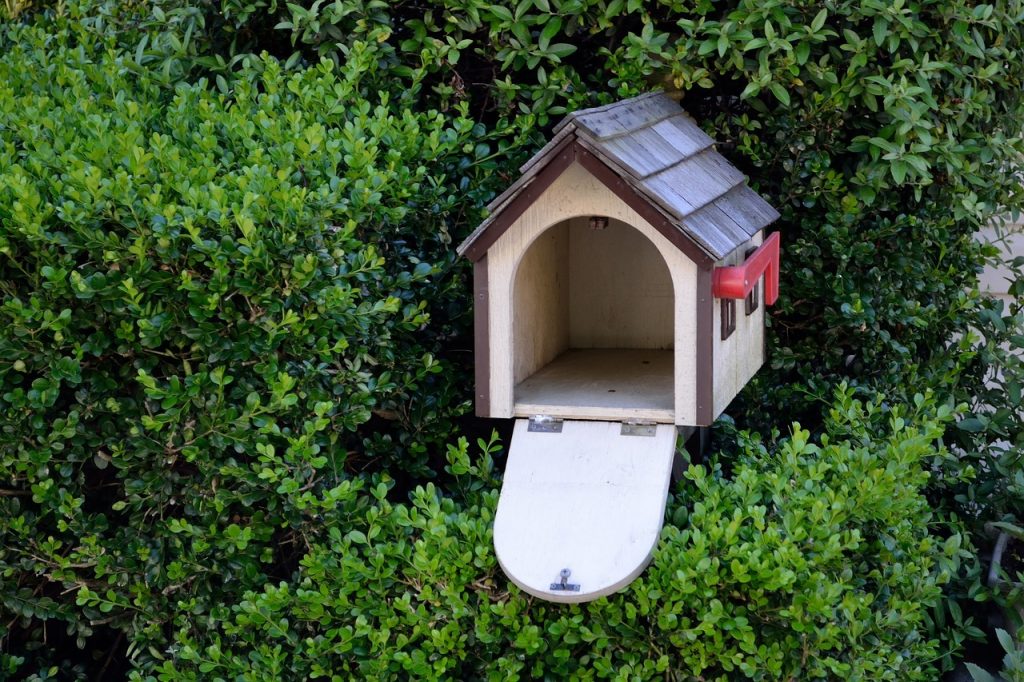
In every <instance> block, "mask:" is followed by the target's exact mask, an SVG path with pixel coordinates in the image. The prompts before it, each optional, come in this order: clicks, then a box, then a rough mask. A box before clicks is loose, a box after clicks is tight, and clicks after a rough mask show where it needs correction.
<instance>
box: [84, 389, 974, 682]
mask: <svg viewBox="0 0 1024 682" xmlns="http://www.w3.org/2000/svg"><path fill="white" fill-rule="evenodd" d="M949 418H950V410H949V409H948V408H941V409H938V410H936V409H935V406H934V404H933V403H931V402H929V401H927V400H924V399H922V398H920V397H919V400H918V407H916V408H914V409H913V410H912V411H910V412H907V411H902V410H899V409H895V410H892V411H888V410H885V409H883V408H882V407H881V405H880V403H869V404H863V403H861V402H858V401H856V400H853V399H852V398H851V394H850V393H849V392H842V393H839V394H838V395H837V400H836V403H835V406H834V408H833V410H832V412H831V415H830V416H829V418H828V423H827V424H826V431H827V433H828V434H829V435H827V436H825V437H823V438H822V439H821V440H822V442H821V444H814V443H811V442H810V441H809V440H808V436H809V434H808V433H807V432H806V431H803V430H801V429H800V428H799V426H794V431H793V435H792V436H791V437H790V438H788V439H785V440H783V441H781V442H779V443H770V444H765V445H762V444H760V443H759V442H757V441H746V442H745V443H744V449H743V454H742V456H741V457H740V460H739V462H738V464H737V466H736V469H735V470H734V471H733V474H732V476H731V477H728V478H727V477H724V476H723V475H722V472H721V471H720V470H717V469H714V470H708V469H706V468H704V467H692V468H691V469H690V470H689V472H688V473H687V475H686V479H685V481H684V482H683V485H682V486H681V487H680V488H679V490H678V492H677V494H676V498H675V501H674V502H673V504H672V505H671V506H670V508H669V514H670V518H672V519H674V520H675V523H674V524H672V525H668V526H666V528H665V530H664V531H663V533H662V539H661V543H660V545H659V548H658V550H657V552H656V554H655V557H654V562H653V564H652V565H651V567H650V568H648V570H647V571H646V573H645V574H644V576H643V577H642V578H641V579H639V580H638V581H636V582H635V583H634V584H633V585H632V586H631V587H630V588H629V589H628V590H627V591H626V592H624V593H623V594H620V595H616V596H614V597H611V598H602V599H600V600H598V601H596V602H594V603H592V604H589V605H585V606H559V605H552V604H545V603H544V602H540V601H534V600H532V599H530V598H527V597H524V595H523V594H522V593H521V592H519V591H518V590H517V589H515V588H510V587H509V586H508V585H507V583H506V582H505V580H504V579H503V577H502V576H501V574H500V571H499V569H498V567H497V565H496V561H495V557H494V554H493V550H492V547H491V521H492V519H493V514H494V508H495V504H496V500H497V497H496V495H495V492H494V489H493V485H494V480H493V478H492V473H491V472H492V469H493V461H492V458H491V452H492V451H493V443H492V444H485V443H483V442H481V443H480V447H481V449H482V452H481V454H480V456H479V457H474V458H470V456H469V454H468V447H467V443H466V441H465V439H463V440H461V441H460V443H459V445H458V447H452V448H450V449H449V453H448V458H449V462H450V467H449V468H450V470H451V471H452V472H453V473H458V474H459V477H458V481H457V483H458V485H461V486H462V487H463V490H462V493H463V495H464V496H466V498H467V502H466V503H465V504H464V505H463V504H460V503H457V502H455V501H453V500H452V499H450V498H448V497H446V496H443V495H441V494H440V493H439V491H437V490H436V489H435V487H434V486H433V485H431V484H428V485H427V486H425V487H421V488H417V489H416V490H415V491H414V492H413V494H412V497H411V501H410V503H409V504H394V503H391V502H389V501H388V500H387V490H386V486H384V485H379V486H377V487H376V488H375V489H369V490H362V491H360V490H357V489H355V488H353V489H351V490H348V491H346V492H345V494H344V495H342V496H340V497H339V498H337V500H336V502H337V505H336V506H335V507H334V508H332V509H331V510H325V511H324V520H325V522H326V524H327V526H328V528H329V531H328V532H326V533H322V534H321V536H326V537H324V538H323V540H322V542H320V543H316V544H314V545H313V546H312V547H311V549H310V551H309V553H308V554H307V555H306V556H305V558H304V559H303V561H302V567H301V570H300V573H299V575H298V576H297V577H296V579H294V580H292V581H281V582H278V581H272V582H271V583H269V584H268V585H266V586H265V587H263V588H261V589H258V590H254V591H252V592H249V593H247V594H245V595H244V597H243V598H241V599H240V600H238V601H236V602H231V603H225V604H224V610H223V611H222V612H221V613H219V614H217V615H213V614H211V616H209V617H206V616H203V617H202V618H201V619H199V621H198V622H191V621H190V622H187V623H182V624H180V625H179V627H178V630H177V634H176V643H175V645H174V647H173V648H172V649H173V650H174V651H176V655H175V658H174V659H173V660H168V661H167V662H165V663H163V664H161V665H159V666H158V667H157V671H158V672H157V673H156V674H155V677H156V678H157V679H166V680H179V679H186V680H188V679H196V680H199V679H208V678H209V677H212V676H217V677H220V678H222V679H240V680H257V679H264V678H265V677H266V676H268V675H270V676H273V677H284V678H289V679H295V678H305V677H329V678H331V679H336V680H347V679H374V680H388V679H395V680H403V679H424V680H427V679H494V680H504V679H596V678H601V679H620V680H626V679H680V680H685V679H703V680H730V679H755V680H782V679H799V680H819V679H821V680H824V679H843V680H901V681H902V680H928V681H929V682H930V681H932V680H934V679H936V674H937V673H936V671H935V668H934V665H935V662H936V659H938V658H939V657H940V656H941V651H940V649H939V643H938V641H937V640H936V639H934V638H932V637H929V636H928V635H927V634H925V633H926V627H925V626H926V624H927V622H928V618H929V615H928V614H929V611H930V607H931V606H933V605H935V604H936V603H937V601H938V599H939V596H940V594H941V587H942V585H943V584H944V583H946V582H947V581H948V580H949V579H950V577H951V576H952V575H953V574H954V573H956V571H957V570H958V566H959V563H960V560H961V557H962V556H963V555H964V552H963V551H962V550H961V548H960V543H961V537H960V536H959V535H956V534H954V535H950V536H949V537H948V538H946V539H945V540H941V539H939V538H937V537H936V536H935V535H933V534H931V531H930V530H929V529H930V528H935V527H938V526H937V524H936V521H937V519H936V518H935V517H934V515H933V512H932V510H931V509H930V506H929V504H928V501H927V500H926V499H925V497H924V496H923V495H922V494H921V490H922V487H923V486H924V485H925V483H926V481H927V479H928V474H927V473H926V472H925V465H927V464H928V463H930V462H935V461H939V460H941V459H943V458H947V457H949V455H948V453H946V452H944V450H942V449H941V447H937V439H938V438H939V437H940V436H941V434H942V430H943V426H942V424H943V423H944V422H946V421H948V420H949ZM769 445H770V446H769ZM766 446H767V447H766ZM474 487H477V488H479V490H478V491H475V492H474V491H473V490H472V489H473V488H474ZM89 597H90V598H94V599H95V598H98V597H95V596H93V595H90V596H89ZM211 630H212V632H211ZM140 677H141V676H140Z"/></svg>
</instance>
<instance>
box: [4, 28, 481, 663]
mask: <svg viewBox="0 0 1024 682" xmlns="http://www.w3.org/2000/svg"><path fill="white" fill-rule="evenodd" d="M111 45H112V43H111V41H110V39H109V38H105V37H103V36H99V37H97V36H96V34H93V33H90V32H88V31H84V30H79V29H78V28H76V27H72V28H68V29H66V30H59V29H56V28H55V27H49V28H48V29H42V28H38V27H28V26H26V27H20V28H19V27H16V26H8V27H5V28H3V29H2V33H0V178H2V181H0V224H2V225H3V231H2V233H0V326H2V328H3V332H2V333H0V410H2V422H0V481H2V482H0V485H2V488H0V516H2V518H3V521H2V530H0V537H2V547H0V575H2V576H3V579H2V580H0V601H2V603H3V604H4V605H5V609H4V611H5V613H6V615H7V616H8V617H7V618H5V619H3V621H2V622H0V628H2V630H0V638H4V639H5V641H6V642H7V643H8V644H9V645H10V646H9V647H8V646H5V647H4V649H5V650H6V651H21V652H22V653H25V652H26V651H31V649H32V648H33V647H40V646H45V644H46V643H47V642H53V638H54V637H55V636H56V637H58V638H59V639H58V641H65V640H66V639H69V641H70V642H71V643H72V644H74V643H76V642H77V644H78V646H79V647H85V648H86V649H87V650H94V651H93V653H95V655H96V656H105V655H106V653H105V652H104V651H102V650H101V649H102V647H99V646H94V645H90V644H89V638H90V636H91V635H93V634H94V633H96V632H103V631H109V630H110V629H114V630H124V631H126V632H132V633H133V634H132V638H133V641H134V642H136V644H135V647H137V646H139V644H140V643H142V642H146V641H148V640H149V639H151V638H155V641H157V642H159V641H161V634H160V633H162V632H163V629H164V628H165V627H167V626H168V625H169V624H170V623H172V622H173V621H174V620H175V619H177V618H179V617H181V616H180V615H178V614H179V611H178V609H179V608H180V605H181V604H184V603H190V602H191V603H193V606H192V607H189V608H191V609H192V611H193V613H192V617H198V615H199V613H202V612H209V611H210V610H211V609H214V610H215V609H217V608H220V607H218V605H217V603H216V602H215V601H210V599H211V596H212V595H214V594H219V595H221V597H218V599H219V598H230V595H231V594H232V593H234V592H236V591H239V593H240V591H241V590H244V589H248V588H251V587H252V586H253V585H261V584H262V583H263V582H264V581H265V580H266V579H267V578H268V577H269V576H281V577H287V576H289V575H290V574H291V571H292V570H293V569H294V568H295V566H296V561H297V559H298V557H299V556H301V555H302V554H303V553H304V551H305V549H306V539H305V537H304V532H305V531H304V530H303V529H304V528H305V527H306V526H307V525H308V524H310V523H314V524H315V523H317V522H316V521H315V519H317V518H319V515H320V514H321V513H322V511H323V509H324V508H325V507H330V506H331V505H334V504H337V501H338V500H341V499H344V498H345V495H346V494H347V493H346V491H350V490H352V489H353V485H354V484H353V481H352V480H350V477H351V475H352V474H353V473H354V472H358V471H361V470H364V469H367V468H368V467H369V468H370V469H374V470H379V469H381V468H382V467H386V466H388V465H389V464H390V463H392V462H394V461H401V462H402V467H403V468H404V470H406V471H416V470H417V467H419V468H421V469H422V467H423V466H424V463H425V455H424V453H423V448H424V447H425V446H424V445H422V443H423V442H424V441H425V439H427V438H437V437H438V436H437V433H438V430H441V433H442V436H444V437H446V436H447V433H448V432H450V430H451V426H450V422H447V421H444V420H442V419H433V420H432V418H431V417H430V409H431V408H430V407H429V406H430V404H431V403H433V404H436V403H438V402H440V401H442V400H444V399H445V398H444V393H443V391H441V392H435V391H433V390H432V389H431V388H430V387H431V385H432V383H436V376H437V373H438V372H439V370H440V364H439V361H438V359H437V358H436V357H435V355H434V354H433V353H432V352H431V349H430V347H429V346H430V338H429V337H424V336H422V330H423V328H424V327H425V325H427V324H428V321H429V320H430V317H429V314H428V312H429V311H428V304H427V303H426V299H427V298H429V297H431V295H432V293H431V292H433V291H435V290H436V289H437V288H445V287H450V286H452V285H453V284H452V282H451V281H448V280H447V279H445V281H443V282H441V283H439V282H437V281H436V279H435V278H436V277H437V274H438V268H439V266H438V265H437V264H436V263H431V262H428V261H426V260H424V259H420V258H418V257H417V256H416V255H415V254H416V253H419V252H421V251H431V250H436V249H437V247H436V245H435V246H432V247H428V246H427V245H426V244H427V243H428V242H432V241H433V242H436V241H438V240H440V239H441V238H442V235H443V234H444V233H445V230H446V221H447V220H448V212H449V211H450V210H451V206H452V204H453V202H454V200H455V195H454V191H453V188H452V187H451V186H450V184H449V182H448V181H447V179H446V177H445V174H444V170H443V169H444V167H445V165H446V164H449V163H455V160H456V159H458V158H461V156H462V154H463V151H462V148H463V146H464V145H466V144H470V147H472V145H471V143H470V142H469V140H470V139H471V135H472V133H473V130H474V124H473V122H472V121H470V120H469V119H468V118H467V117H466V116H465V115H463V114H459V113H457V112H449V113H448V114H446V115H442V114H440V113H438V112H433V111H424V112H414V111H411V110H402V111H397V110H396V109H395V108H393V107H391V106H389V101H388V97H387V94H386V93H384V94H380V95H378V94H377V93H376V92H373V91H367V92H366V93H365V94H364V92H363V85H364V84H363V83H362V81H361V77H362V74H364V73H372V71H373V68H374V67H373V58H372V56H370V55H369V53H367V54H361V53H360V50H359V48H358V46H356V47H355V48H354V49H353V50H352V52H351V54H350V57H351V61H350V62H348V67H347V68H345V69H341V68H339V67H336V66H334V65H333V64H332V63H330V62H325V63H324V64H322V65H321V66H320V67H318V68H314V69H307V70H304V71H302V72H297V73H292V74H285V73H283V72H282V69H281V68H280V65H279V64H278V63H277V62H276V61H274V60H272V59H267V60H265V61H263V62H261V63H260V68H259V69H255V68H254V69H253V70H251V72H250V76H249V77H248V78H246V79H239V80H237V81H236V82H235V83H234V87H233V88H232V89H231V93H230V95H225V94H222V93H221V92H219V91H218V90H216V89H214V88H212V87H210V86H209V85H208V84H207V83H206V82H204V81H200V82H198V83H196V84H192V85H188V84H183V83H180V84H178V85H176V86H175V87H173V88H167V87H165V86H163V85H162V84H161V82H160V81H159V80H156V79H151V78H149V77H148V75H147V73H146V72H142V73H139V72H137V71H135V70H134V69H133V68H131V64H130V63H129V61H128V56H127V55H125V54H124V53H122V52H120V51H118V50H116V49H114V48H113V47H112V46H111ZM439 169H440V170H439ZM407 225H415V226H416V228H415V229H414V230H409V229H406V228H405V227H404V226H407ZM443 328H444V327H443V325H442V329H443ZM445 380H446V382H447V383H448V385H453V382H454V381H455V380H456V378H455V377H453V376H447V377H445ZM424 396H426V397H425V398H424ZM450 403H451V404H449V405H448V408H447V409H448V411H449V416H450V415H452V414H456V415H457V414H458V413H459V411H461V410H464V409H465V405H466V404H467V403H466V400H465V397H464V396H462V395H459V394H454V397H453V398H450ZM372 420H378V421H380V422H382V423H390V422H397V423H401V424H403V425H404V426H403V428H404V431H403V433H404V438H405V440H404V441H402V442H399V441H398V439H394V440H392V439H391V438H390V436H389V432H388V431H387V430H386V429H385V428H383V427H382V428H378V429H376V430H374V431H373V432H372V433H371V432H370V431H366V430H365V427H366V425H367V424H368V422H371V421H372ZM432 421H433V423H431V422H432ZM430 428H433V429H434V431H433V432H430V431H429V429H430ZM431 433H433V435H431ZM417 439H419V440H418V441H417ZM68 590H71V591H72V592H80V593H81V595H83V598H82V599H80V602H81V603H80V604H75V603H74V600H73V599H69V597H68ZM83 590H84V591H83ZM92 594H96V595H99V596H98V597H97V598H96V600H93V599H92V597H90V598H89V599H85V598H84V595H92ZM199 595H204V596H202V597H200V596H199ZM58 623H59V625H58ZM130 623H134V625H132V626H131V627H129V624H130ZM12 628H13V629H14V631H15V633H16V636H15V637H14V639H13V640H11V639H7V638H9V637H11V634H10V633H11V631H12ZM105 629H106V630H105ZM136 629H138V630H139V631H138V632H135V630H136ZM55 630H56V631H57V632H60V633H61V634H60V635H56V634H54V632H55ZM143 633H145V634H143ZM139 635H142V637H141V638H139ZM103 641H110V637H109V636H108V635H104V640H103ZM135 647H133V651H134V652H135V653H138V649H137V648H135ZM73 650H74V649H73V648H72V651H73ZM64 653H67V652H64ZM45 655H49V654H45ZM55 655H56V656H58V657H59V656H62V655H63V654H62V653H61V652H60V650H59V649H58V651H57V653H56V654H55ZM72 658H73V657H72Z"/></svg>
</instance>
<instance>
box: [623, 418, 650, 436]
mask: <svg viewBox="0 0 1024 682" xmlns="http://www.w3.org/2000/svg"><path fill="white" fill-rule="evenodd" d="M657 432H658V423H657V422H654V421H650V420H648V419H627V420H626V421H624V422H622V430H621V431H619V435H622V436H653V435H654V434H656V433H657Z"/></svg>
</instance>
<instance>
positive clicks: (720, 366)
mask: <svg viewBox="0 0 1024 682" xmlns="http://www.w3.org/2000/svg"><path fill="white" fill-rule="evenodd" d="M763 239H764V232H763V231H762V232H758V233H757V234H756V235H754V238H753V239H752V240H750V242H748V243H747V244H744V245H743V246H741V247H740V248H738V249H737V250H736V251H734V252H733V253H731V254H729V256H727V257H726V258H724V259H722V260H721V261H719V262H718V263H716V264H715V265H716V266H722V265H739V264H740V263H742V262H743V261H744V260H745V259H746V251H747V250H748V249H750V248H752V247H755V246H759V245H760V244H761V242H762V241H763ZM758 290H759V291H758V295H759V296H760V304H759V305H758V307H757V310H756V311H754V313H753V314H751V315H749V316H748V315H747V314H746V312H745V306H744V302H743V301H741V300H740V301H736V331H734V332H733V333H732V336H730V337H729V338H728V339H726V340H724V341H723V340H722V333H721V331H722V306H721V302H720V300H719V299H714V309H715V323H714V325H713V326H712V334H713V337H712V338H713V339H714V356H715V401H714V406H715V417H716V418H717V417H718V415H720V414H721V413H722V412H723V411H725V408H726V407H728V405H729V403H730V402H732V399H733V398H735V397H736V394H737V393H739V392H740V389H742V388H743V387H744V386H745V385H746V384H747V382H749V381H750V379H751V378H752V377H753V376H754V374H756V373H757V370H758V369H760V368H761V365H763V364H764V277H763V276H762V277H761V280H760V286H759V287H758Z"/></svg>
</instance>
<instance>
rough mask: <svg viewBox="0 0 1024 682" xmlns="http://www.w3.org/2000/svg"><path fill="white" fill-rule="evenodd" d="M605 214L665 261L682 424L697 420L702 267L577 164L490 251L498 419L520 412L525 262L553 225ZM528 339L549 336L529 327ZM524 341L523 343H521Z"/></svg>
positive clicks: (494, 405) (495, 412)
mask: <svg viewBox="0 0 1024 682" xmlns="http://www.w3.org/2000/svg"><path fill="white" fill-rule="evenodd" d="M591 215H603V216H608V217H610V218H612V219H615V220H619V221H622V222H624V223H626V224H627V225H630V226H632V227H634V228H636V229H637V230H638V231H639V232H641V233H642V234H643V236H644V237H646V238H647V239H648V240H649V241H650V242H651V243H652V244H653V245H654V247H655V249H656V250H657V252H658V253H659V254H661V257H662V258H663V259H664V261H665V263H666V265H667V268H668V271H669V274H670V277H671V280H672V290H673V292H674V294H675V295H674V297H673V311H672V312H673V319H674V338H673V342H672V347H673V348H674V351H673V352H674V362H673V371H674V373H675V396H674V405H673V408H674V413H675V417H674V421H675V423H676V424H695V423H696V400H695V398H696V366H697V365H696V363H697V358H696V347H697V339H696V279H697V266H696V265H695V264H694V263H693V261H691V260H690V259H689V258H687V257H686V255H685V254H683V253H682V252H681V251H680V250H679V249H677V248H676V247H675V246H674V245H673V244H672V243H671V242H669V241H668V240H667V239H666V238H665V237H664V236H662V235H661V234H660V233H659V232H658V231H657V230H656V229H655V228H654V227H653V226H652V225H651V224H650V223H648V222H647V221H646V220H644V219H643V218H642V217H641V216H640V215H639V214H638V213H637V212H636V211H634V210H633V209H632V208H630V207H629V206H628V205H627V204H625V203H624V202H623V201H622V200H621V199H619V198H618V197H617V196H615V194H613V193H612V192H611V191H609V190H608V188H606V187H605V186H604V185H603V184H602V183H601V182H600V181H599V180H598V179H597V178H595V177H594V176H593V175H591V174H590V173H589V172H588V171H587V170H586V169H584V168H583V167H581V166H579V165H578V164H573V165H571V166H570V167H569V168H568V169H566V171H565V172H564V173H563V174H562V175H561V176H560V177H559V178H558V179H556V180H555V181H554V182H553V183H552V184H551V185H550V186H549V187H548V188H547V189H546V190H545V191H544V193H543V194H542V195H541V196H540V197H539V198H538V199H537V200H536V201H535V202H534V203H533V204H532V205H531V206H530V207H529V208H527V209H526V211H524V212H523V214H522V215H521V216H520V217H519V218H518V219H517V220H516V221H515V222H514V223H513V224H512V225H511V226H510V227H509V229H508V230H507V231H506V232H505V233H504V234H503V235H501V237H499V238H498V240H497V241H496V242H495V243H494V244H493V245H492V246H491V248H490V250H489V251H488V254H487V263H488V285H489V292H490V295H489V306H490V307H489V320H488V323H489V333H490V339H491V348H490V351H491V353H490V358H491V376H490V392H491V415H490V416H492V417H511V416H513V414H514V388H515V385H516V383H518V382H517V381H516V371H515V364H516V360H515V358H516V349H515V348H514V345H515V342H514V341H513V334H514V331H515V330H516V325H517V324H521V323H522V320H520V321H518V322H514V320H513V309H514V307H515V306H514V305H513V301H514V295H513V289H514V283H515V279H516V277H515V275H516V271H517V269H518V268H519V266H520V260H521V259H522V258H523V255H524V254H525V253H526V251H527V249H528V248H529V247H530V245H531V244H532V243H533V242H534V240H535V239H537V238H538V237H539V236H540V235H541V234H543V233H544V232H545V231H546V230H547V229H548V228H550V227H552V226H554V225H557V224H558V223H560V222H562V221H564V220H568V219H570V218H576V217H589V216H591ZM522 329H523V331H522V332H521V333H524V334H536V333H543V331H542V330H538V329H531V328H526V327H522ZM519 343H520V344H521V343H522V341H520V342H519Z"/></svg>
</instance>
